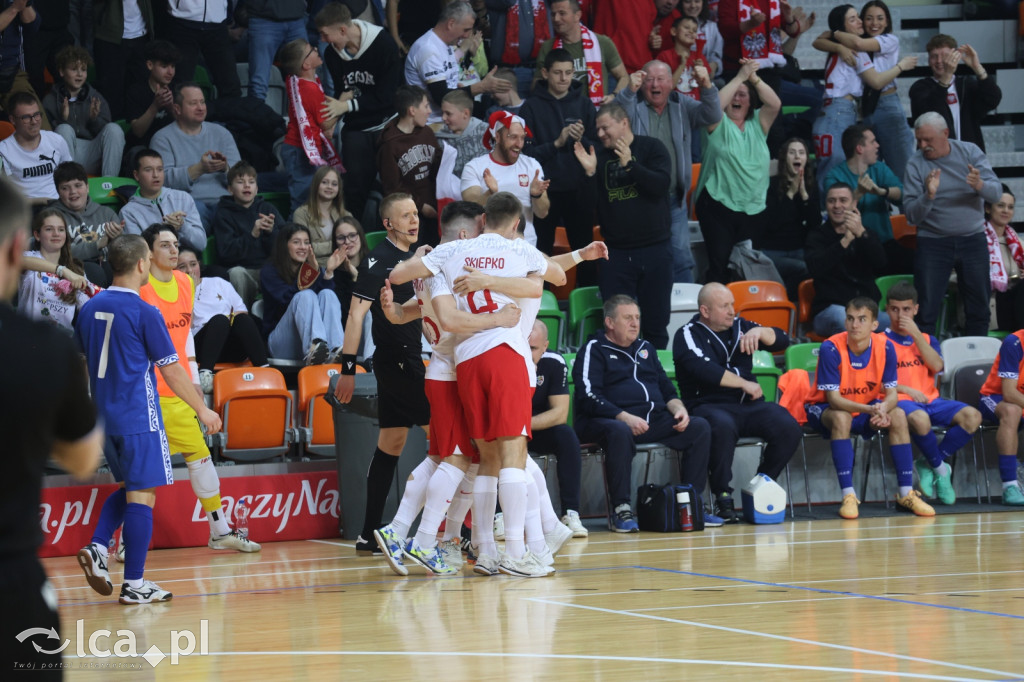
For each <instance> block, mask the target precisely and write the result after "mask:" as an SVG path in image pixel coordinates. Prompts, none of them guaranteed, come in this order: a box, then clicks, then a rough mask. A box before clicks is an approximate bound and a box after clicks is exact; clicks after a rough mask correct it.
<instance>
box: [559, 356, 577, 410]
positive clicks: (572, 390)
mask: <svg viewBox="0 0 1024 682" xmlns="http://www.w3.org/2000/svg"><path fill="white" fill-rule="evenodd" d="M562 358H564V359H565V366H566V368H568V372H566V374H567V375H568V376H567V377H566V378H567V381H568V383H569V416H568V418H567V420H566V423H567V424H568V425H569V426H572V411H573V403H574V402H575V400H574V397H575V394H576V384H574V383H573V380H572V368H573V365H575V364H576V354H575V353H562Z"/></svg>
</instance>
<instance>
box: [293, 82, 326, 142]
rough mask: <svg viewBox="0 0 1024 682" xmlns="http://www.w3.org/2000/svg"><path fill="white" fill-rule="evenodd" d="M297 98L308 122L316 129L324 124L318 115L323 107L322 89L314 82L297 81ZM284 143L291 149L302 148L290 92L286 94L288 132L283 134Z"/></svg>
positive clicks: (321, 117) (321, 116)
mask: <svg viewBox="0 0 1024 682" xmlns="http://www.w3.org/2000/svg"><path fill="white" fill-rule="evenodd" d="M299 97H300V98H301V99H302V107H303V108H304V109H305V110H306V116H307V118H309V122H310V123H312V124H313V125H314V126H316V127H317V129H318V132H319V129H320V126H321V125H322V124H323V122H324V117H323V115H321V113H320V109H321V107H323V105H324V89H323V88H322V87H320V84H319V83H318V82H316V81H308V80H306V79H305V78H300V79H299ZM284 143H285V144H290V145H292V146H293V147H299V148H300V149H301V148H302V137H300V136H299V121H298V117H297V116H296V115H295V102H293V101H292V96H291V92H290V91H289V93H288V130H287V131H286V132H285V134H284Z"/></svg>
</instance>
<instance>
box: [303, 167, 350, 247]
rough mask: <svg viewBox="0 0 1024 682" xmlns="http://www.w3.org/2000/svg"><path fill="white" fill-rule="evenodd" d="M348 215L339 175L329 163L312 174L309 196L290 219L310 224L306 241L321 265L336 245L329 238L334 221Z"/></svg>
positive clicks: (335, 223) (306, 225) (336, 222)
mask: <svg viewBox="0 0 1024 682" xmlns="http://www.w3.org/2000/svg"><path fill="white" fill-rule="evenodd" d="M349 215H352V214H351V213H349V211H347V210H346V209H345V197H344V195H343V194H342V191H341V176H340V175H338V171H337V170H335V169H334V168H332V167H330V166H320V167H319V168H317V169H316V173H314V174H313V182H312V183H311V184H310V186H309V199H307V200H306V203H304V204H303V205H302V206H299V207H298V208H297V209H295V213H294V214H293V215H292V222H293V223H295V224H296V225H302V226H303V227H307V228H309V241H310V243H311V244H312V245H313V253H315V254H316V262H317V263H318V264H319V265H320V267H324V266H325V265H326V264H327V258H328V256H330V255H331V254H332V253H333V252H334V249H335V248H337V247H335V245H334V243H333V239H332V238H331V235H332V234H333V233H334V229H335V225H337V224H338V221H339V220H341V218H342V217H343V216H349Z"/></svg>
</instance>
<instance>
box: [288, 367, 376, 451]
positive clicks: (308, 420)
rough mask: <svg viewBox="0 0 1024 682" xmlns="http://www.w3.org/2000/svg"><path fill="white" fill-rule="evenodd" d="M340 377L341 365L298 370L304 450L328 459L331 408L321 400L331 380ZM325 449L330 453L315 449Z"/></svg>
mask: <svg viewBox="0 0 1024 682" xmlns="http://www.w3.org/2000/svg"><path fill="white" fill-rule="evenodd" d="M359 369H363V368H362V367H359ZM357 371H358V370H357ZM363 371H364V372H365V371H366V370H363ZM339 373H341V365H313V366H311V367H303V368H302V369H300V370H299V423H300V425H301V426H302V428H304V429H305V433H304V438H303V440H304V441H305V443H306V450H308V451H311V452H314V453H315V454H322V455H326V456H329V457H333V456H334V419H333V415H332V412H331V407H330V405H328V404H327V403H326V401H323V400H322V398H323V397H324V396H325V395H327V391H328V390H329V385H330V383H331V377H332V376H334V375H335V374H339ZM325 446H326V447H328V448H329V450H327V451H324V450H320V451H318V450H317V449H315V448H323V447H325Z"/></svg>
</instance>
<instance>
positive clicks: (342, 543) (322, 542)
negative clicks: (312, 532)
mask: <svg viewBox="0 0 1024 682" xmlns="http://www.w3.org/2000/svg"><path fill="white" fill-rule="evenodd" d="M306 542H319V543H320V544H322V545H334V546H335V547H352V548H355V545H348V544H345V543H344V542H337V541H336V540H306Z"/></svg>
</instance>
